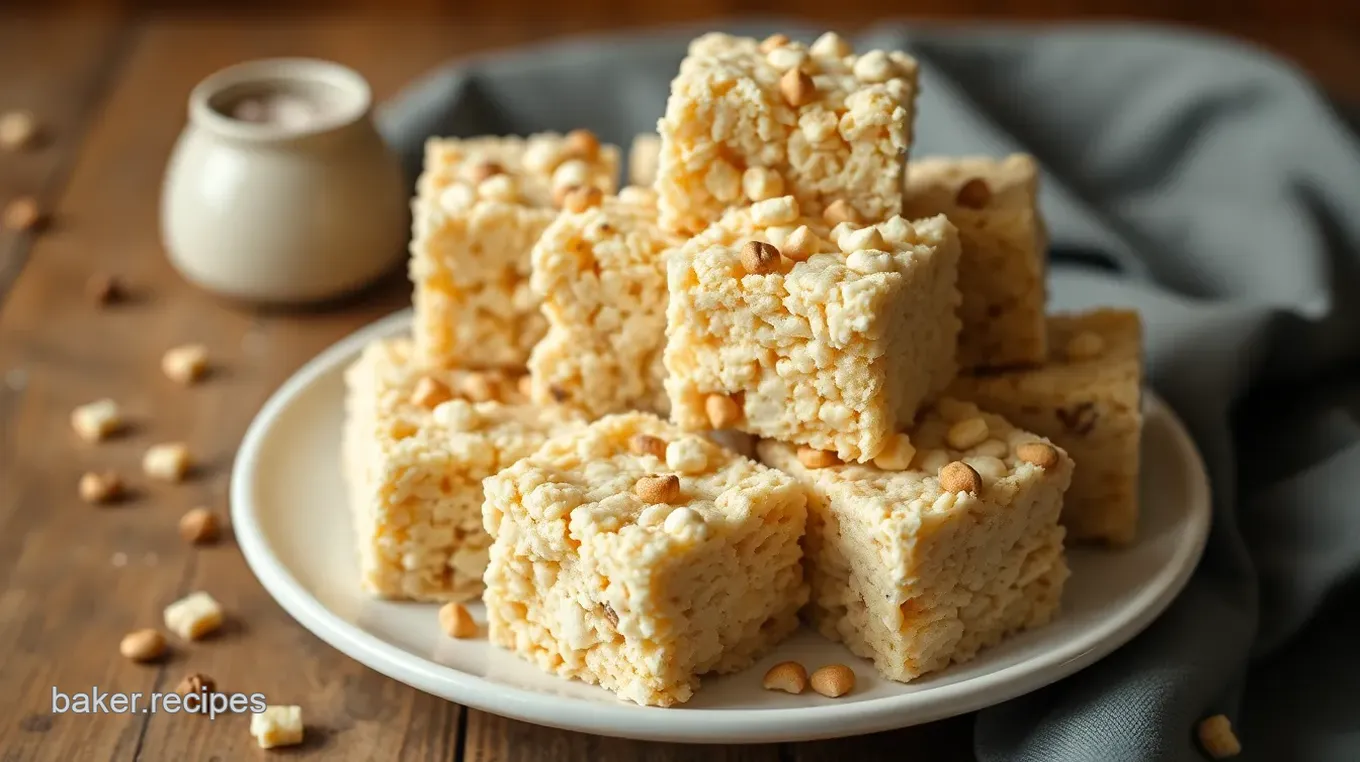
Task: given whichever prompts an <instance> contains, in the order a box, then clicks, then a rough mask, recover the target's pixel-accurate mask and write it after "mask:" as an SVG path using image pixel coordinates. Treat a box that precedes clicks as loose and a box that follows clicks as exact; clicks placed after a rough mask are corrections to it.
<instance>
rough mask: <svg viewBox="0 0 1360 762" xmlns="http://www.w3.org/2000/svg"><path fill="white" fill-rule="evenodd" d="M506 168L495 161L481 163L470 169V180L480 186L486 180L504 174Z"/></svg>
mask: <svg viewBox="0 0 1360 762" xmlns="http://www.w3.org/2000/svg"><path fill="white" fill-rule="evenodd" d="M504 172H505V167H502V166H501V165H499V164H497V163H496V162H494V161H479V162H477V163H476V164H473V165H472V167H471V168H469V169H468V180H469V181H471V182H472V184H473V185H480V184H481V183H482V182H483V181H484V180H490V179H491V178H493V177H495V176H496V175H499V174H503V173H504Z"/></svg>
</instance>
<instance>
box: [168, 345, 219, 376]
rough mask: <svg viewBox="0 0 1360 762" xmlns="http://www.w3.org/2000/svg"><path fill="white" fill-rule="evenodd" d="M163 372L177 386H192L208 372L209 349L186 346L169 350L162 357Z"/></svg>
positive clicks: (198, 346) (200, 346)
mask: <svg viewBox="0 0 1360 762" xmlns="http://www.w3.org/2000/svg"><path fill="white" fill-rule="evenodd" d="M161 371H162V372H163V373H165V375H166V377H167V378H169V379H170V380H171V381H174V382H175V383H177V384H184V385H186V386H187V385H189V384H192V383H194V382H196V381H198V380H200V379H201V378H203V375H204V374H205V373H207V372H208V348H207V347H205V346H203V345H202V344H184V345H182V346H178V347H175V348H173V349H170V350H167V351H166V353H165V354H164V355H161Z"/></svg>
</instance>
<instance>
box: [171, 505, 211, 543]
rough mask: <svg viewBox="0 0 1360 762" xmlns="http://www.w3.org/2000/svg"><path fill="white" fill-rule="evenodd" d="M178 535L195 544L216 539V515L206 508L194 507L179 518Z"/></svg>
mask: <svg viewBox="0 0 1360 762" xmlns="http://www.w3.org/2000/svg"><path fill="white" fill-rule="evenodd" d="M179 536H180V537H182V538H184V541H185V542H191V543H194V544H195V545H202V544H206V543H210V542H212V541H213V540H216V539H217V517H216V516H214V515H213V512H212V511H210V510H208V509H207V508H194V509H192V510H190V511H189V512H187V513H185V514H184V515H183V516H181V517H180V519H179Z"/></svg>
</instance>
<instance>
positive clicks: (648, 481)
mask: <svg viewBox="0 0 1360 762" xmlns="http://www.w3.org/2000/svg"><path fill="white" fill-rule="evenodd" d="M633 494H635V495H637V496H638V497H640V498H642V500H643V502H647V503H671V502H674V501H675V500H676V499H678V498H679V497H680V477H678V476H676V475H675V474H661V475H659V476H644V477H642V478H641V479H638V480H637V484H634V485H633Z"/></svg>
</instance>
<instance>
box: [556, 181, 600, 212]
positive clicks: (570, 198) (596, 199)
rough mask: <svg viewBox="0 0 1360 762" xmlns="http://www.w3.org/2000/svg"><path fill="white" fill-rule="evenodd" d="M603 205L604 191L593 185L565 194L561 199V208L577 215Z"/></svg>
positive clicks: (574, 189)
mask: <svg viewBox="0 0 1360 762" xmlns="http://www.w3.org/2000/svg"><path fill="white" fill-rule="evenodd" d="M602 203H604V191H602V190H600V189H599V188H596V187H595V186H593V185H585V186H581V187H577V188H573V189H572V190H570V191H568V192H567V195H566V196H565V197H563V199H562V208H563V209H566V210H567V211H568V212H572V213H576V214H579V213H581V212H584V211H585V210H587V209H590V208H592V207H596V206H599V205H600V204H602Z"/></svg>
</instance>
